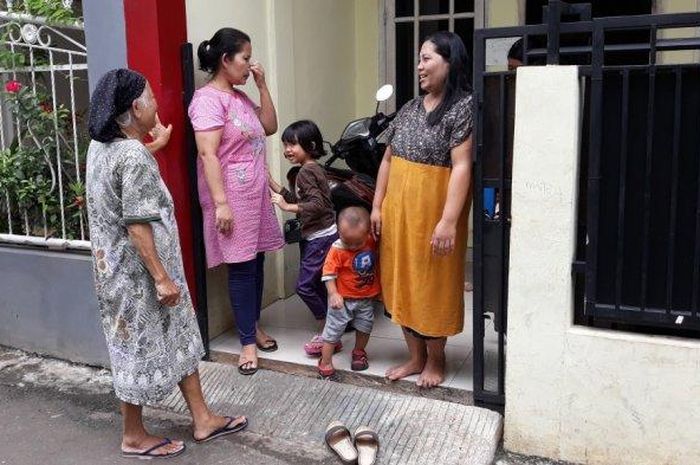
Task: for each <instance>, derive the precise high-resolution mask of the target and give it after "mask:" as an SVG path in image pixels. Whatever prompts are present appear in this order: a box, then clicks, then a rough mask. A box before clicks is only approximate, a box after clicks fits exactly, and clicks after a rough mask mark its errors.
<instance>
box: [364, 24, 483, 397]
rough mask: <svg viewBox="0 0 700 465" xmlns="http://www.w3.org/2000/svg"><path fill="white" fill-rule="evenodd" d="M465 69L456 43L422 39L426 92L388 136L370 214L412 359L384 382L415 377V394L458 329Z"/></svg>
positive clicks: (468, 103) (438, 370)
mask: <svg viewBox="0 0 700 465" xmlns="http://www.w3.org/2000/svg"><path fill="white" fill-rule="evenodd" d="M468 66H469V63H468V59H467V52H466V49H465V47H464V44H463V43H462V40H461V39H460V38H459V36H457V35H455V34H453V33H451V32H437V33H435V34H433V35H431V36H429V37H428V38H426V39H425V41H424V42H423V44H422V46H421V50H420V59H419V64H418V74H419V82H420V87H421V89H422V90H423V91H424V92H425V95H422V96H419V97H417V98H415V99H413V100H411V101H410V102H408V103H406V105H404V106H403V108H401V110H400V111H399V113H398V115H397V117H396V119H395V120H394V121H393V122H392V125H391V127H390V128H389V129H387V133H386V134H387V140H388V146H387V149H386V152H385V154H384V159H383V160H382V164H381V167H380V169H379V176H378V179H377V188H376V193H375V197H374V205H373V208H372V228H373V232H374V234H375V235H376V236H377V237H380V235H381V238H380V249H379V250H380V269H381V283H382V291H383V296H384V302H385V304H386V308H387V312H388V313H389V314H390V315H391V319H392V321H394V322H395V323H396V324H398V325H401V327H402V328H403V333H404V337H405V339H406V344H407V346H408V350H409V355H410V358H409V360H408V361H407V362H406V363H404V364H402V365H399V366H396V367H393V368H390V369H389V370H388V371H387V373H386V376H387V377H388V378H389V379H390V380H397V379H401V378H404V377H406V376H409V375H412V374H417V373H420V376H419V377H418V382H417V384H418V386H420V387H434V386H437V385H439V384H441V383H442V382H443V381H444V379H445V344H446V342H447V337H448V336H454V335H456V334H458V333H460V332H461V331H462V327H463V324H464V291H463V283H464V266H465V263H464V262H465V252H466V248H467V234H468V225H467V218H468V215H469V212H468V208H465V204H466V203H467V198H468V196H469V194H470V191H471V173H472V137H471V133H472V120H473V108H472V94H471V88H470V86H469V83H468V78H467V70H468V69H469V68H468Z"/></svg>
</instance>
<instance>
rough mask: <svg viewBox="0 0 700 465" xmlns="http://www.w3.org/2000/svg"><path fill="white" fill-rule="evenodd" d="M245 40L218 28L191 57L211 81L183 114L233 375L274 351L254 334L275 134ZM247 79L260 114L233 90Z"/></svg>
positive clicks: (269, 218) (273, 245)
mask: <svg viewBox="0 0 700 465" xmlns="http://www.w3.org/2000/svg"><path fill="white" fill-rule="evenodd" d="M251 54H252V47H251V43H250V38H249V37H248V35H246V34H245V33H243V32H241V31H238V30H236V29H232V28H223V29H220V30H219V31H217V32H216V34H214V37H212V38H211V40H206V41H204V42H202V44H201V45H200V46H199V49H198V51H197V55H198V56H199V63H200V68H201V69H202V70H203V71H207V72H209V73H210V74H211V75H212V78H211V80H210V81H209V82H208V83H207V85H205V86H204V87H202V88H200V89H198V90H197V91H196V92H195V94H194V98H193V99H192V103H191V104H190V108H189V115H190V119H191V120H192V126H193V127H194V130H195V139H196V141H197V150H198V152H199V157H198V160H197V177H198V187H199V202H200V204H201V206H202V214H203V218H204V244H205V248H206V255H207V265H208V267H209V268H213V267H215V266H218V265H220V264H222V263H225V264H227V266H228V272H229V277H228V284H229V286H228V287H229V295H230V298H231V306H232V308H233V312H234V316H235V318H236V325H237V327H238V332H239V336H240V340H241V346H242V350H241V357H240V360H239V366H238V371H239V372H241V374H245V375H250V374H253V373H255V372H256V371H257V369H258V359H257V350H256V349H257V348H259V349H260V350H264V351H273V350H276V349H277V343H276V342H275V340H274V339H272V338H270V337H269V336H268V335H267V334H265V333H264V332H263V331H262V330H261V329H260V328H259V327H258V320H259V319H260V308H261V304H262V289H263V283H264V275H263V264H264V259H265V252H267V251H272V250H278V249H280V248H282V246H283V245H284V240H283V238H282V232H281V231H280V227H279V223H278V222H277V218H276V216H275V212H274V209H273V206H272V203H271V200H270V192H269V189H268V187H267V186H268V184H267V179H268V172H267V164H266V163H265V136H269V135H272V134H274V133H275V132H276V131H277V114H276V112H275V107H274V105H273V103H272V99H271V97H270V92H269V90H268V88H267V84H266V82H265V73H264V71H263V69H262V67H261V66H260V65H259V64H257V63H255V62H253V63H251ZM251 73H252V75H253V78H254V79H255V84H256V85H257V87H258V90H259V92H260V106H256V105H255V104H254V103H253V102H252V101H251V100H250V99H249V98H248V96H247V95H246V94H245V93H243V92H242V91H240V90H238V89H235V88H234V87H233V86H238V85H243V84H245V82H246V81H247V80H248V77H249V76H250V74H251Z"/></svg>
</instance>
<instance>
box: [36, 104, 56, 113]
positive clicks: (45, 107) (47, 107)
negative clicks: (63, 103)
mask: <svg viewBox="0 0 700 465" xmlns="http://www.w3.org/2000/svg"><path fill="white" fill-rule="evenodd" d="M39 108H41V110H42V111H43V112H44V113H51V112H52V111H53V107H52V106H51V104H50V103H49V102H41V103H40V104H39Z"/></svg>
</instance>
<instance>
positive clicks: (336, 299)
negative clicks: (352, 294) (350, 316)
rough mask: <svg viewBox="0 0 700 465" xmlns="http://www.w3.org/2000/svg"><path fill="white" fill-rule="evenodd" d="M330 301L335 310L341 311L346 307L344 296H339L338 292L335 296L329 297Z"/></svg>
mask: <svg viewBox="0 0 700 465" xmlns="http://www.w3.org/2000/svg"><path fill="white" fill-rule="evenodd" d="M328 300H329V302H330V304H331V308H332V309H334V310H340V309H341V308H343V306H344V305H345V301H343V296H342V295H340V294H338V293H337V292H336V293H335V294H331V295H329V296H328Z"/></svg>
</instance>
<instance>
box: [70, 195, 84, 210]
mask: <svg viewBox="0 0 700 465" xmlns="http://www.w3.org/2000/svg"><path fill="white" fill-rule="evenodd" d="M73 206H74V207H78V208H83V207H84V206H85V197H83V196H82V195H76V196H75V199H74V200H73Z"/></svg>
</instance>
